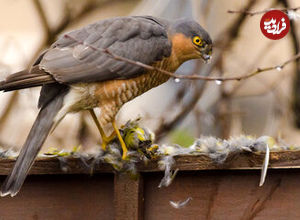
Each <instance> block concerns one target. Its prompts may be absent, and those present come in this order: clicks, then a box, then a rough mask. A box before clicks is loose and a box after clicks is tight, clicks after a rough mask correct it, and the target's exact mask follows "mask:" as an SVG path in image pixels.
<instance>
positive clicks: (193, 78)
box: [64, 34, 300, 82]
mask: <svg viewBox="0 0 300 220" xmlns="http://www.w3.org/2000/svg"><path fill="white" fill-rule="evenodd" d="M64 37H65V38H70V39H72V40H74V41H76V42H77V43H79V44H82V45H85V46H87V47H89V48H91V49H92V50H95V51H99V52H102V53H105V54H107V55H109V56H110V57H111V58H113V59H115V60H119V61H123V62H127V63H129V64H132V65H135V66H139V67H143V68H145V69H147V70H152V71H158V72H161V73H163V74H166V75H168V76H170V77H173V78H178V79H189V80H206V81H222V82H223V81H229V80H238V81H240V80H244V79H248V78H250V77H252V76H255V75H258V74H260V73H262V72H267V71H270V70H275V69H277V70H282V69H283V68H284V67H285V66H286V65H287V64H289V63H291V62H293V61H295V60H297V59H299V58H300V53H298V54H297V55H295V56H293V57H291V58H290V59H288V60H286V61H285V62H283V63H282V64H281V65H276V66H270V67H265V68H257V69H256V70H255V71H253V72H251V73H249V74H246V75H241V76H231V77H219V76H216V77H209V76H201V75H198V74H191V75H182V74H175V73H172V72H169V71H167V70H163V69H161V68H158V67H155V66H150V65H147V64H144V63H141V62H138V61H134V60H131V59H128V58H125V57H121V56H119V55H116V54H114V53H112V52H111V51H110V50H108V49H103V48H97V47H94V46H93V45H91V44H87V43H85V42H83V41H80V40H77V39H76V38H74V37H72V36H70V35H68V34H65V35H64Z"/></svg>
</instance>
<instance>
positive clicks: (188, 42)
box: [0, 16, 212, 196]
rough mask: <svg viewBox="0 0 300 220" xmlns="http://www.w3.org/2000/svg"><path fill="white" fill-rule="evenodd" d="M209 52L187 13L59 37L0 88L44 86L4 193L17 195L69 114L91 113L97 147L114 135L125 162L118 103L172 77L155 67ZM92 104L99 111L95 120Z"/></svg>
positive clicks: (116, 21) (101, 24) (119, 20)
mask: <svg viewBox="0 0 300 220" xmlns="http://www.w3.org/2000/svg"><path fill="white" fill-rule="evenodd" d="M100 49H102V51H101V50H100ZM103 50H108V51H109V52H111V54H115V55H117V56H120V57H123V58H126V59H128V60H132V61H135V62H140V63H143V64H147V65H151V66H153V67H156V68H154V69H153V70H149V69H146V68H143V67H141V66H137V65H134V64H133V63H130V62H125V61H123V60H118V59H114V57H112V56H111V55H110V54H107V53H104V52H103ZM211 53H212V40H211V38H210V36H209V34H208V33H207V32H206V31H205V30H204V29H203V28H202V27H201V26H200V25H199V24H198V23H197V22H196V21H194V20H192V19H186V18H183V19H177V20H172V21H171V20H166V19H161V18H156V17H151V16H128V17H115V18H110V19H106V20H101V21H98V22H96V23H93V24H90V25H87V26H85V27H82V28H80V29H78V30H74V31H71V32H69V33H67V34H64V35H62V36H61V37H60V38H59V39H58V40H57V41H56V42H55V43H53V44H52V46H51V47H50V48H49V49H47V50H46V51H44V52H43V53H42V54H41V55H40V56H39V57H38V58H37V60H36V62H35V63H34V64H33V66H32V67H31V69H30V70H24V71H20V72H17V73H14V74H11V75H10V76H8V77H7V78H6V79H5V80H4V81H2V82H0V90H2V91H4V92H7V91H12V90H18V89H25V88H31V87H36V86H41V87H42V88H41V93H40V98H39V102H38V107H39V108H40V112H39V114H38V116H37V118H36V120H35V122H34V124H33V126H32V128H31V130H30V132H29V135H28V137H27V139H26V141H25V143H24V145H23V147H22V149H21V152H20V154H19V156H18V158H17V161H16V163H15V165H14V167H13V169H12V172H11V174H10V175H9V176H8V177H7V178H6V180H5V182H4V183H3V185H2V188H1V195H2V196H6V195H11V196H15V195H16V194H17V193H18V192H19V190H20V188H21V186H22V184H23V183H24V180H25V178H26V176H27V173H28V171H29V169H30V168H31V166H32V164H33V162H34V159H35V158H36V156H37V154H38V152H39V150H40V149H41V147H42V145H43V143H44V141H45V139H46V138H47V136H48V134H49V133H50V131H51V130H52V129H54V128H55V127H56V126H57V124H58V123H59V122H60V121H61V120H62V119H63V118H64V117H65V115H66V114H67V113H70V112H78V111H82V110H88V111H89V112H90V113H91V116H92V118H93V120H94V121H95V123H96V126H97V128H98V130H99V132H100V135H101V137H102V148H103V149H104V150H105V148H106V145H107V144H108V143H109V141H110V140H112V139H113V138H114V137H118V139H119V141H120V145H121V147H122V152H123V153H122V158H123V159H126V155H127V147H126V144H125V142H124V140H123V138H122V136H121V134H120V132H119V130H118V127H117V125H116V122H115V116H116V114H117V113H118V111H119V109H120V108H121V107H122V105H123V104H124V103H126V102H128V101H130V100H132V99H133V98H135V97H137V96H139V95H141V94H143V93H145V92H146V91H148V90H150V89H152V88H154V87H157V86H158V85H160V84H162V83H164V82H166V81H167V80H168V79H169V78H170V76H168V75H166V74H164V73H162V72H160V71H158V70H157V68H159V69H163V70H166V71H170V72H174V71H176V69H177V68H178V67H179V66H180V65H181V64H182V63H184V62H185V61H187V60H190V59H199V58H202V59H204V60H208V59H210V57H211ZM94 108H100V113H101V115H100V120H98V118H97V116H96V115H95V113H94V110H93V109H94ZM108 123H111V124H112V127H113V129H114V132H113V133H112V134H111V135H106V134H105V132H104V130H103V126H105V125H106V124H108Z"/></svg>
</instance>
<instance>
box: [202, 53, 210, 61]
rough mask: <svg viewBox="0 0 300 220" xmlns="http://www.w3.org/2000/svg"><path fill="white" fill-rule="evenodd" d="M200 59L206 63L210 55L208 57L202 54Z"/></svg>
mask: <svg viewBox="0 0 300 220" xmlns="http://www.w3.org/2000/svg"><path fill="white" fill-rule="evenodd" d="M202 59H203V60H204V61H205V62H207V61H209V60H210V59H211V55H209V54H202Z"/></svg>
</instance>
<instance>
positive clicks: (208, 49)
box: [201, 46, 212, 63]
mask: <svg viewBox="0 0 300 220" xmlns="http://www.w3.org/2000/svg"><path fill="white" fill-rule="evenodd" d="M211 54H212V46H207V47H206V48H205V50H204V51H202V53H201V58H202V59H203V60H204V62H205V63H207V62H208V61H209V60H210V59H211V58H212V56H211Z"/></svg>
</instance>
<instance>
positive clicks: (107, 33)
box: [39, 17, 172, 84]
mask: <svg viewBox="0 0 300 220" xmlns="http://www.w3.org/2000/svg"><path fill="white" fill-rule="evenodd" d="M166 28H167V27H166V25H165V23H164V24H163V23H160V22H159V21H158V20H155V19H154V18H152V17H118V18H113V19H107V20H103V21H100V22H97V23H94V24H91V25H89V26H86V27H84V28H82V29H79V30H76V31H73V32H70V33H68V34H66V35H64V36H62V37H61V38H60V39H59V40H58V41H56V42H55V43H54V44H53V46H52V47H51V48H50V49H49V50H48V51H47V52H46V53H45V54H44V56H43V57H42V58H41V61H40V64H39V66H40V68H42V69H44V70H45V71H46V72H48V73H49V74H51V75H52V76H53V77H54V78H55V80H57V81H58V82H59V83H64V84H71V83H78V82H97V81H104V80H110V79H118V78H130V77H134V76H137V75H139V74H142V73H143V71H144V70H143V68H141V67H139V66H136V65H133V64H129V63H126V62H123V61H117V60H115V59H113V58H111V57H109V56H108V55H107V54H105V53H103V52H101V51H99V50H96V49H95V48H103V49H106V48H107V49H108V50H109V51H111V52H112V53H114V54H116V55H119V56H122V57H125V58H128V59H131V60H135V61H139V62H142V63H145V64H152V63H154V62H156V61H159V60H161V59H162V58H163V57H168V56H170V54H171V47H172V45H171V42H170V41H169V39H168V36H167V32H166Z"/></svg>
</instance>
